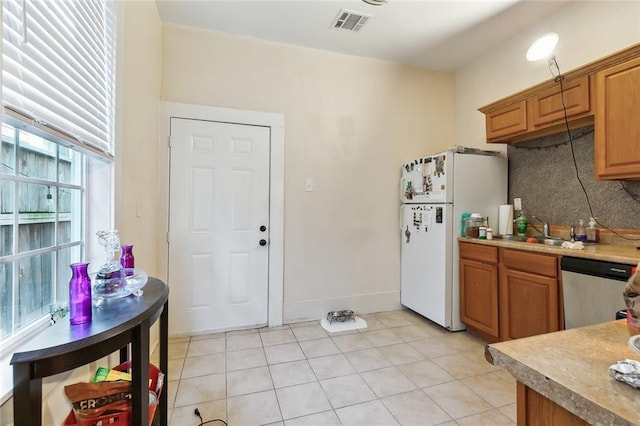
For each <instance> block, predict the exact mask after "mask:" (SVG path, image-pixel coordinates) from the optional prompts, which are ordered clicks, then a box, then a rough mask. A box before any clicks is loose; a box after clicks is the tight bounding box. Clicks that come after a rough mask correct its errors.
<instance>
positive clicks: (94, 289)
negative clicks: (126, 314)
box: [89, 268, 149, 301]
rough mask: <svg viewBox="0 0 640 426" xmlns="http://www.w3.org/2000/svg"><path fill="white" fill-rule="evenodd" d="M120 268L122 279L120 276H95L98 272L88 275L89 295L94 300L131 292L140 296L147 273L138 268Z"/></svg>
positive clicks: (120, 295)
mask: <svg viewBox="0 0 640 426" xmlns="http://www.w3.org/2000/svg"><path fill="white" fill-rule="evenodd" d="M122 270H123V271H124V275H125V277H124V279H123V278H122V277H120V276H112V277H110V278H108V279H103V278H97V275H98V272H96V273H93V274H90V275H89V276H90V277H91V282H92V286H91V295H92V297H93V299H94V300H95V301H101V300H102V299H116V298H118V297H126V296H129V295H131V294H133V295H134V296H142V288H143V287H144V286H145V285H146V284H147V281H148V279H149V277H148V276H147V273H146V272H144V271H143V270H142V269H140V268H123V269H122ZM113 275H115V274H113Z"/></svg>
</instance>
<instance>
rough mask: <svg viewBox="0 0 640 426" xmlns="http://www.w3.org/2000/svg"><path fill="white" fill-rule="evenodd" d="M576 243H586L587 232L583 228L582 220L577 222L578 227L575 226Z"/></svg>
mask: <svg viewBox="0 0 640 426" xmlns="http://www.w3.org/2000/svg"><path fill="white" fill-rule="evenodd" d="M576 241H582V242H586V241H587V230H586V228H585V227H584V220H582V219H580V220H579V221H578V226H576Z"/></svg>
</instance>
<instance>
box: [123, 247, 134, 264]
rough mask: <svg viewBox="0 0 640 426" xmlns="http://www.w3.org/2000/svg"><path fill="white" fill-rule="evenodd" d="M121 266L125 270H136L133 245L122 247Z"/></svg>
mask: <svg viewBox="0 0 640 426" xmlns="http://www.w3.org/2000/svg"><path fill="white" fill-rule="evenodd" d="M120 264H121V265H122V267H123V268H134V267H135V265H134V264H135V259H134V258H133V244H123V245H122V246H121V253H120Z"/></svg>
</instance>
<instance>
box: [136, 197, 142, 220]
mask: <svg viewBox="0 0 640 426" xmlns="http://www.w3.org/2000/svg"><path fill="white" fill-rule="evenodd" d="M136 217H142V201H140V200H138V202H136Z"/></svg>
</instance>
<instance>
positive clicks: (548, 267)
mask: <svg viewBox="0 0 640 426" xmlns="http://www.w3.org/2000/svg"><path fill="white" fill-rule="evenodd" d="M500 262H501V263H502V264H503V265H504V266H505V267H507V268H509V269H516V270H519V271H524V272H531V273H532V274H536V275H544V276H547V277H553V278H555V277H557V276H558V256H554V255H548V254H540V253H533V252H530V251H522V250H512V249H504V248H503V249H500Z"/></svg>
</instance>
